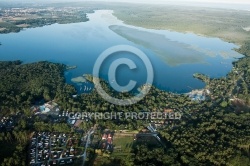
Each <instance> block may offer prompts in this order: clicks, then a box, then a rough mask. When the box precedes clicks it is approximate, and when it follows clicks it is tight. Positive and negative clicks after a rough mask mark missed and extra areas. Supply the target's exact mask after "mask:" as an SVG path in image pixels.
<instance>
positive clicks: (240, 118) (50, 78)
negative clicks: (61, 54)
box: [0, 57, 250, 165]
mask: <svg viewBox="0 0 250 166" xmlns="http://www.w3.org/2000/svg"><path fill="white" fill-rule="evenodd" d="M249 68H250V61H249V57H245V58H242V59H240V60H239V61H237V62H235V63H234V69H233V70H232V71H231V72H230V73H229V74H228V75H227V77H224V78H220V79H213V78H209V80H208V78H207V80H206V82H207V86H206V88H208V89H209V90H210V91H211V96H210V97H209V98H207V100H206V101H201V102H197V101H191V99H189V98H188V97H187V96H185V95H179V94H173V93H168V92H165V91H161V90H159V89H157V88H154V87H153V88H152V89H151V91H150V93H149V94H148V95H147V96H146V97H145V98H144V99H143V100H142V101H140V102H138V103H137V104H134V105H132V106H126V107H125V106H114V105H113V104H110V103H107V102H106V101H104V100H103V99H102V98H101V97H100V96H99V95H98V93H97V92H96V91H95V90H93V91H92V92H91V93H89V94H81V95H79V96H78V97H77V98H72V94H75V93H76V90H75V88H74V87H73V86H71V85H68V84H66V83H65V79H64V71H65V70H66V66H65V65H61V64H54V63H50V62H37V63H32V64H21V62H20V61H13V62H1V63H0V73H1V75H0V77H1V78H0V79H1V82H0V92H1V93H0V94H1V100H0V101H1V115H6V114H10V113H15V112H17V111H20V110H24V108H27V107H28V106H30V105H32V103H34V102H35V101H37V100H40V99H45V100H48V101H49V100H52V99H54V100H55V101H56V102H58V103H59V105H60V106H61V109H63V110H72V111H81V110H84V111H110V112H115V111H120V110H123V111H125V112H126V111H136V112H140V111H142V110H145V111H150V110H153V111H156V110H159V111H160V110H162V109H164V108H172V109H175V110H177V111H180V112H182V113H183V117H182V119H181V121H175V122H174V123H173V124H172V125H169V126H168V127H166V128H164V129H162V130H160V133H161V135H162V136H163V137H164V138H165V139H166V140H167V141H168V147H167V148H166V149H161V148H160V149H154V148H153V149H152V147H147V146H146V145H145V146H137V147H136V148H135V149H134V150H133V151H132V153H134V154H135V156H134V157H131V156H130V157H131V158H130V159H129V160H126V161H124V159H122V158H120V157H117V158H115V159H114V160H115V161H119V162H120V164H121V165H129V164H131V161H133V163H134V165H142V163H148V165H159V164H161V165H230V163H237V164H241V165H247V164H248V163H249V162H248V161H249V155H250V152H249V145H250V142H249V140H250V139H249V138H250V113H249V90H250V89H249V85H250V82H249V81H250V79H249V76H250V75H249V74H250V72H249ZM89 80H91V79H89ZM102 84H103V85H105V88H106V90H109V93H113V95H119V94H116V93H115V92H113V91H111V90H110V88H109V86H108V85H107V84H106V83H105V81H102ZM130 95H131V94H124V95H123V96H117V97H120V98H121V97H122V98H124V97H129V96H130ZM230 99H234V100H230ZM237 101H238V102H237ZM26 112H27V111H26ZM27 114H28V113H27ZM23 118H24V119H25V115H24V117H23ZM146 122H147V120H143V121H142V120H141V121H140V120H132V119H120V120H119V121H116V120H114V121H108V120H107V121H96V122H94V123H98V124H100V125H102V126H106V127H107V128H112V129H131V130H135V129H138V128H139V127H140V126H143V125H144V124H145V123H146ZM148 122H149V121H148ZM23 123H24V122H22V123H20V125H19V127H17V128H16V130H17V129H18V131H19V133H18V134H20V135H23V134H25V135H24V136H22V137H21V138H23V139H21V140H20V139H19V140H17V139H16V137H15V133H14V132H16V130H14V131H13V132H12V133H11V135H8V133H5V135H2V137H1V140H2V141H4V140H9V141H8V142H9V143H11V144H12V145H13V146H14V148H13V155H12V158H13V157H14V158H15V156H18V155H17V154H18V153H21V152H23V151H25V145H26V144H25V143H27V134H28V133H29V132H31V131H32V130H37V131H68V132H69V131H70V129H69V128H68V127H67V126H65V125H64V124H62V125H61V126H60V125H52V124H47V123H46V122H45V123H44V122H42V121H39V120H36V122H35V123H34V125H33V127H31V128H29V127H27V125H21V124H23ZM23 126H24V127H23ZM16 135H17V134H16ZM10 140H12V141H10ZM20 141H21V142H22V143H20ZM18 142H19V143H18ZM14 143H16V144H14ZM15 145H16V147H15ZM20 145H21V146H20ZM22 145H23V146H22ZM150 149H151V150H152V151H153V152H154V153H153V154H152V153H151V152H152V151H151V150H150ZM156 155H159V156H162V157H161V158H157V161H155V158H156ZM152 156H154V157H152ZM9 160H11V158H6V159H5V162H4V163H5V164H6V163H8V162H10V161H9ZM16 160H17V161H19V160H20V158H18V159H16ZM21 161H22V162H24V161H23V160H21ZM111 162H112V160H111ZM12 164H13V162H12ZM237 164H233V165H237ZM6 165H8V164H6ZM14 165H15V164H14Z"/></svg>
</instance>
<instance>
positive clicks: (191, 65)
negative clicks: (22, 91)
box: [0, 10, 242, 93]
mask: <svg viewBox="0 0 250 166" xmlns="http://www.w3.org/2000/svg"><path fill="white" fill-rule="evenodd" d="M88 17H89V19H90V21H88V22H82V23H75V24H65V25H62V24H54V25H50V26H44V27H39V28H33V29H25V30H23V31H21V32H20V33H10V34H1V35H0V42H1V43H2V45H1V46H0V60H1V61H6V60H22V61H23V62H24V63H30V62H36V61H44V60H47V61H52V62H59V63H64V64H66V65H76V66H77V69H74V70H70V71H68V72H66V74H65V76H66V80H67V82H68V83H73V82H71V79H72V78H74V77H78V76H82V75H83V74H91V73H92V70H93V66H94V64H95V61H96V59H97V58H98V56H99V55H100V54H101V53H102V52H103V51H104V50H106V49H107V48H109V47H112V46H115V45H121V44H126V45H131V46H134V47H137V48H139V49H140V50H142V51H143V52H144V53H145V54H146V55H147V56H148V58H149V59H150V61H151V62H152V66H153V68H154V85H155V86H156V87H158V88H160V89H162V90H168V91H172V92H178V93H184V92H188V91H190V90H191V89H192V88H195V89H198V88H203V87H204V83H202V82H201V81H199V80H197V79H194V78H193V74H194V73H197V72H198V73H203V74H206V75H209V76H210V77H216V78H218V77H222V76H225V75H226V74H227V73H228V72H229V71H230V70H231V69H232V62H233V61H235V58H240V57H242V55H241V54H239V53H237V52H235V51H234V50H233V49H234V48H237V46H236V45H234V44H232V43H227V42H224V41H222V40H220V39H218V38H208V37H202V36H197V35H195V34H191V33H185V34H184V33H177V32H172V31H165V30H164V31H163V30H150V29H144V28H139V27H134V26H128V25H125V24H123V23H122V21H120V20H117V18H116V17H114V16H113V15H112V11H107V10H99V11H96V12H95V13H92V14H88ZM120 57H129V58H130V59H132V60H134V61H135V62H136V64H137V69H136V70H130V69H129V68H128V67H127V66H125V65H123V66H120V67H119V68H118V70H117V82H118V83H119V84H121V85H126V84H127V83H128V82H129V80H135V81H137V82H138V83H137V87H138V86H140V85H141V84H143V83H145V80H146V69H145V66H144V64H143V63H142V62H141V60H140V59H138V58H137V57H136V56H134V55H133V54H129V53H119V54H115V55H114V56H112V57H110V58H109V59H107V60H106V61H105V62H104V64H103V66H102V67H101V77H102V78H104V79H106V80H108V76H107V73H108V69H109V65H110V64H111V62H112V61H113V60H114V59H117V58H120ZM74 85H75V86H76V87H77V88H78V90H81V91H84V90H87V89H89V90H90V89H91V88H90V87H91V85H90V84H89V83H84V84H75V83H74ZM88 87H89V88H88Z"/></svg>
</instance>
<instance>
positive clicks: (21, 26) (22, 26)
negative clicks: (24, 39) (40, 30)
mask: <svg viewBox="0 0 250 166" xmlns="http://www.w3.org/2000/svg"><path fill="white" fill-rule="evenodd" d="M28 26H29V24H19V25H17V27H20V28H27V27H28Z"/></svg>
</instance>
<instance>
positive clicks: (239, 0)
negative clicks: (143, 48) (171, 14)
mask: <svg viewBox="0 0 250 166" xmlns="http://www.w3.org/2000/svg"><path fill="white" fill-rule="evenodd" d="M1 1H8V2H11V1H13V2H14V1H19V2H24V1H29V2H36V1H40V2H53V1H56V2H74V1H113V2H121V1H122V2H140V3H154V4H157V3H158V4H162V3H169V2H171V3H173V2H177V3H178V2H184V3H185V2H186V3H187V2H196V3H229V4H250V0H1Z"/></svg>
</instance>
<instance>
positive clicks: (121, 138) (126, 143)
mask: <svg viewBox="0 0 250 166" xmlns="http://www.w3.org/2000/svg"><path fill="white" fill-rule="evenodd" d="M133 141H134V137H133V135H131V136H128V135H122V134H115V135H114V140H113V145H114V152H113V155H116V154H117V153H130V151H131V148H132V145H133Z"/></svg>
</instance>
